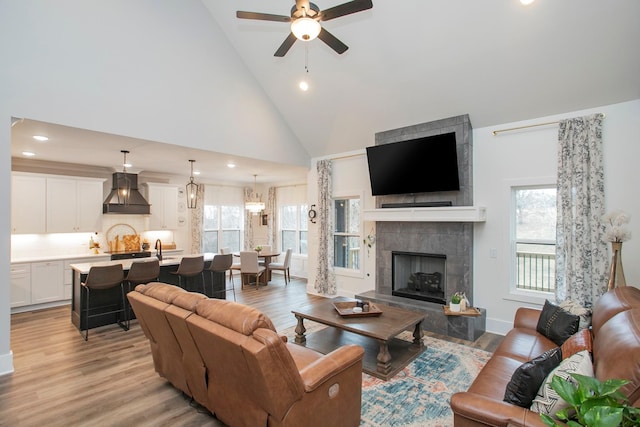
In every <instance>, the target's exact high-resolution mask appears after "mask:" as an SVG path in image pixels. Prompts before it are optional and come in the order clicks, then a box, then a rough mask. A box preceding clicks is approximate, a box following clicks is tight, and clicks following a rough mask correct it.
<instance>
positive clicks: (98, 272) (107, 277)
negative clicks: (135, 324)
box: [80, 264, 129, 341]
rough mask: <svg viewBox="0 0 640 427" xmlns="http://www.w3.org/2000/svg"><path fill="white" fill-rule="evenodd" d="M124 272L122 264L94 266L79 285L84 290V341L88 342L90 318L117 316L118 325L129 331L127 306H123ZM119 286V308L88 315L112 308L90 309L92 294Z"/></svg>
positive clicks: (108, 306) (109, 306) (111, 306)
mask: <svg viewBox="0 0 640 427" xmlns="http://www.w3.org/2000/svg"><path fill="white" fill-rule="evenodd" d="M123 281H124V272H123V270H122V264H115V265H108V266H100V267H98V266H94V267H91V268H90V269H89V274H88V275H87V279H86V280H85V281H84V282H82V283H81V288H80V289H84V290H85V295H86V296H87V299H86V306H85V307H84V310H82V312H83V313H84V326H85V328H86V329H85V335H84V340H85V341H88V340H89V319H90V318H92V317H99V316H104V315H105V314H114V313H115V314H118V316H117V317H116V319H117V322H118V325H120V327H121V328H122V329H124V330H125V331H128V330H129V316H128V310H127V306H126V304H125V296H124V285H123ZM118 286H120V295H121V297H122V301H121V306H120V307H118V308H117V309H111V310H107V311H103V310H100V311H99V312H98V313H96V314H89V312H90V311H91V310H93V311H96V310H98V309H102V308H113V304H111V305H107V306H100V307H93V308H92V307H91V299H90V295H91V293H92V292H100V291H105V290H108V289H112V288H115V287H118ZM120 313H122V314H123V315H124V323H123V322H122V321H121V320H120V318H119V317H120V316H119V314H120ZM80 334H82V329H81V330H80Z"/></svg>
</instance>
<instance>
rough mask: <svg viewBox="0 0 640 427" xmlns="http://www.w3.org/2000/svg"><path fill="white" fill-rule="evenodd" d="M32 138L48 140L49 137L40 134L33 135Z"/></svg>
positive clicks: (42, 140)
mask: <svg viewBox="0 0 640 427" xmlns="http://www.w3.org/2000/svg"><path fill="white" fill-rule="evenodd" d="M33 139H35V140H36V141H41V142H44V141H48V140H49V138H47V137H46V136H42V135H33Z"/></svg>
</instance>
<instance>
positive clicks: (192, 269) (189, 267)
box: [171, 255, 207, 294]
mask: <svg viewBox="0 0 640 427" xmlns="http://www.w3.org/2000/svg"><path fill="white" fill-rule="evenodd" d="M171 274H175V275H177V276H178V286H180V287H181V288H182V287H183V286H182V278H184V279H185V280H186V279H188V278H189V277H195V276H197V275H200V277H201V279H202V293H203V294H206V293H207V290H206V289H205V283H204V256H203V255H198V256H190V257H187V256H186V257H183V258H182V260H180V265H179V266H178V270H176V271H172V272H171ZM185 289H186V288H185Z"/></svg>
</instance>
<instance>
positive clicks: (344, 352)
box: [300, 345, 364, 393]
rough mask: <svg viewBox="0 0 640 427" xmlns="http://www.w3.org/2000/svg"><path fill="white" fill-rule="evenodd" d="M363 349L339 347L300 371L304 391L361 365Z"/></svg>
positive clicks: (310, 389) (351, 346) (358, 347)
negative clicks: (356, 365)
mask: <svg viewBox="0 0 640 427" xmlns="http://www.w3.org/2000/svg"><path fill="white" fill-rule="evenodd" d="M363 355H364V349H363V348H362V347H360V346H359V345H345V346H342V347H339V348H337V349H335V350H334V351H332V352H331V353H328V354H326V355H324V356H323V357H321V358H320V359H318V360H316V361H315V362H312V363H310V364H309V365H307V366H305V367H304V368H302V370H300V377H301V378H302V382H303V384H304V389H305V391H306V392H307V393H308V392H310V391H313V390H315V389H316V388H317V387H318V386H320V385H321V384H322V383H324V382H325V381H327V380H328V379H329V378H331V377H333V376H335V375H336V374H338V373H340V372H342V371H344V370H345V369H347V368H349V367H351V366H352V365H353V364H355V363H360V364H362V357H363Z"/></svg>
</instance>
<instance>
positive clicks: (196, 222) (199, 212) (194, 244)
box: [189, 184, 204, 254]
mask: <svg viewBox="0 0 640 427" xmlns="http://www.w3.org/2000/svg"><path fill="white" fill-rule="evenodd" d="M189 210H190V211H191V253H192V254H199V253H202V252H203V251H204V248H203V244H204V242H203V229H202V218H203V216H204V184H198V196H197V199H196V208H195V209H189Z"/></svg>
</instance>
